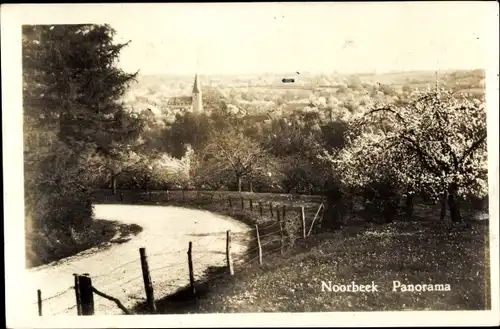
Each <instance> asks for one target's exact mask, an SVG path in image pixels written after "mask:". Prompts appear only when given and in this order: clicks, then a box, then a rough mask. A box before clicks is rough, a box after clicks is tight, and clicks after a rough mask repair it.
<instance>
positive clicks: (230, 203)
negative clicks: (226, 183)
mask: <svg viewBox="0 0 500 329" xmlns="http://www.w3.org/2000/svg"><path fill="white" fill-rule="evenodd" d="M228 200H229V209H233V201H232V200H231V196H229V197H228Z"/></svg>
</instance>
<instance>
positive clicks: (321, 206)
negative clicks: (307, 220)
mask: <svg viewBox="0 0 500 329" xmlns="http://www.w3.org/2000/svg"><path fill="white" fill-rule="evenodd" d="M323 207H324V206H323V204H320V205H319V207H318V211H316V215H314V218H313V220H312V223H311V227H310V228H309V232H308V233H307V235H311V232H312V229H313V226H314V222H315V221H316V218H317V217H318V215H319V212H320V210H321V208H323Z"/></svg>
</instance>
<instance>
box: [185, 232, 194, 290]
mask: <svg viewBox="0 0 500 329" xmlns="http://www.w3.org/2000/svg"><path fill="white" fill-rule="evenodd" d="M192 253H193V243H192V242H191V241H189V248H188V252H187V254H188V265H189V284H190V286H191V292H192V294H193V295H195V294H196V289H195V287H194V271H193V254H192Z"/></svg>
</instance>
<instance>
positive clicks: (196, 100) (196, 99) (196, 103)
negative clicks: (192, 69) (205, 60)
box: [192, 74, 203, 113]
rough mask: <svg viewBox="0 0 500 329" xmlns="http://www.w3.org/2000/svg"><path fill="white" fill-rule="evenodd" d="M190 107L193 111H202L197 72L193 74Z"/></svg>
mask: <svg viewBox="0 0 500 329" xmlns="http://www.w3.org/2000/svg"><path fill="white" fill-rule="evenodd" d="M192 109H193V112H195V113H200V112H203V102H202V96H201V88H200V83H199V82H198V74H196V75H195V76H194V85H193V104H192Z"/></svg>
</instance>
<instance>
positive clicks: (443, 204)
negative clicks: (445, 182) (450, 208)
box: [439, 191, 448, 221]
mask: <svg viewBox="0 0 500 329" xmlns="http://www.w3.org/2000/svg"><path fill="white" fill-rule="evenodd" d="M447 199H448V191H445V192H444V194H443V197H442V199H441V215H440V216H439V219H440V220H441V221H444V219H445V218H446V200H447Z"/></svg>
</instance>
